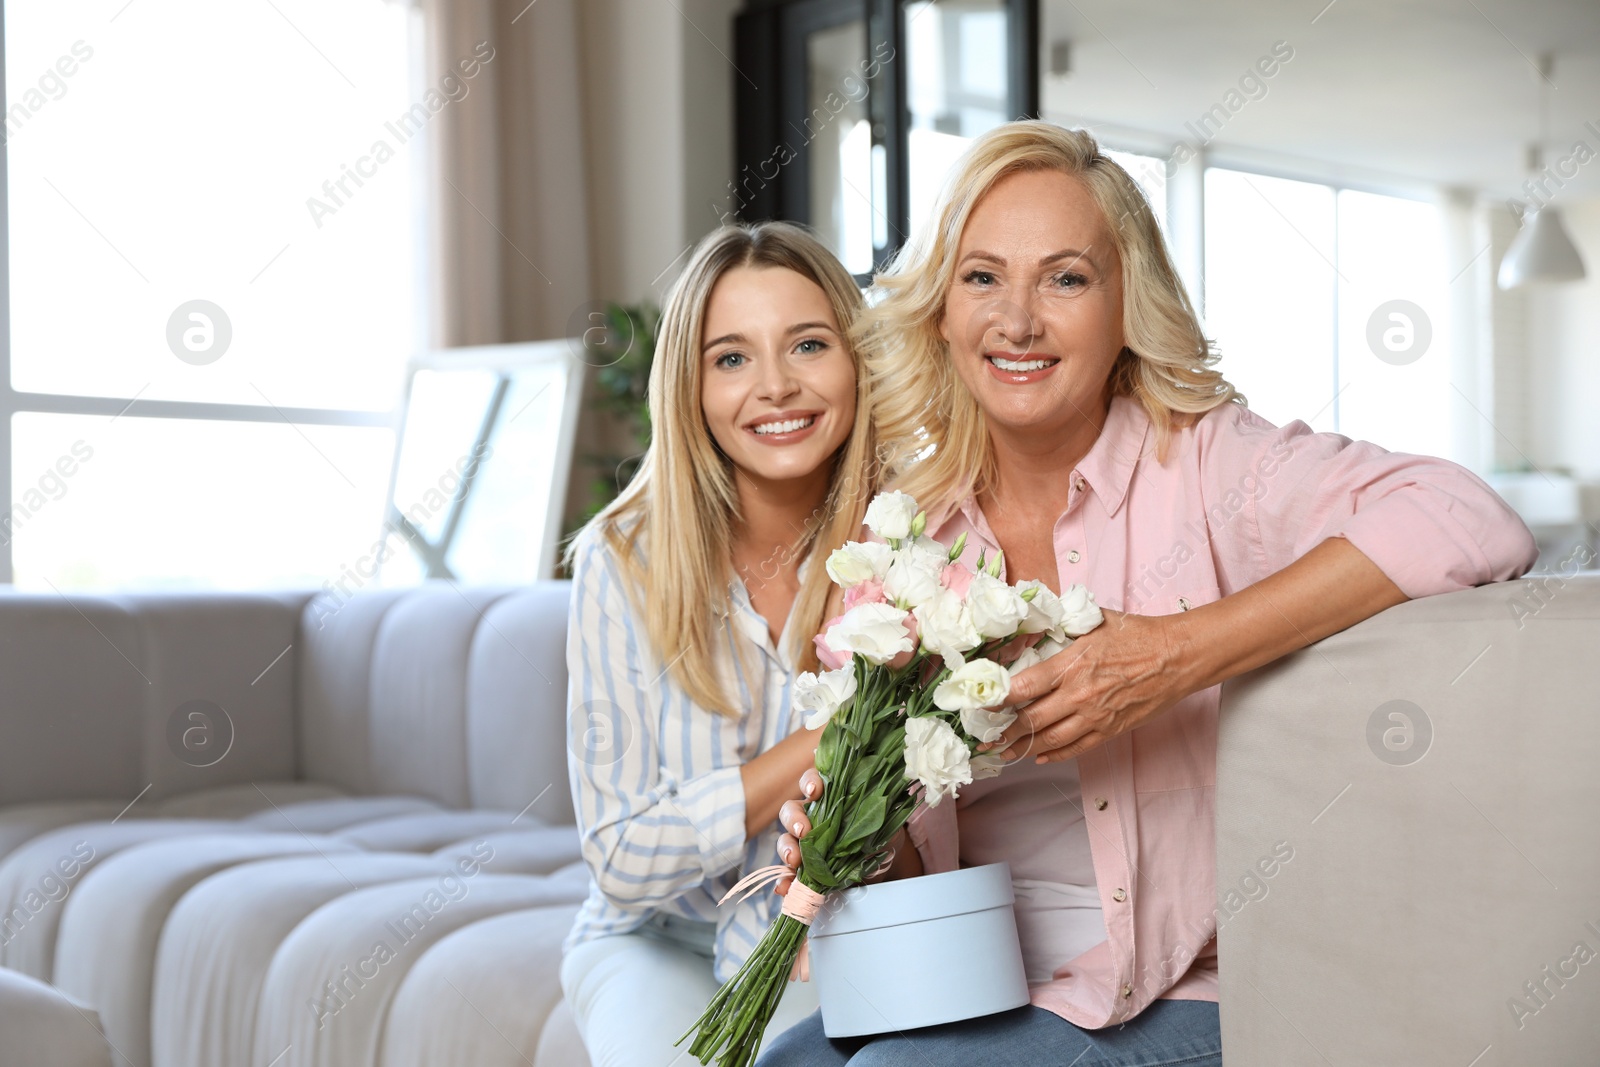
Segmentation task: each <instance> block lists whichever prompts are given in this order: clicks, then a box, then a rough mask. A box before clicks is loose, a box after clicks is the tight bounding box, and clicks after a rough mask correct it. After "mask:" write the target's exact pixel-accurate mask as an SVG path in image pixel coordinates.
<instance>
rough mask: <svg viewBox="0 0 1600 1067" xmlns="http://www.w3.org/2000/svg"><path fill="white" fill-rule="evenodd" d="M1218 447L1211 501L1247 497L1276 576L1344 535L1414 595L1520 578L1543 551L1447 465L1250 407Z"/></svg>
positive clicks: (1262, 550) (1465, 474) (1261, 560)
mask: <svg viewBox="0 0 1600 1067" xmlns="http://www.w3.org/2000/svg"><path fill="white" fill-rule="evenodd" d="M1230 406H1232V405H1230ZM1219 430H1221V428H1220V427H1219ZM1211 446H1212V447H1211V449H1210V450H1209V451H1210V456H1211V458H1212V460H1213V462H1212V463H1208V464H1206V466H1207V467H1208V469H1209V470H1210V472H1211V474H1212V477H1211V478H1208V479H1207V480H1208V481H1209V482H1210V483H1211V484H1210V485H1209V486H1208V487H1207V489H1208V496H1212V497H1214V498H1217V499H1222V498H1224V497H1225V496H1226V494H1227V493H1229V492H1234V493H1241V494H1242V495H1243V497H1244V501H1245V511H1246V514H1247V516H1248V519H1249V523H1250V530H1249V533H1250V535H1251V540H1252V541H1254V546H1253V549H1254V551H1255V552H1256V553H1258V557H1257V559H1256V560H1255V561H1254V562H1256V563H1258V564H1261V565H1264V567H1265V571H1264V573H1265V574H1271V573H1275V572H1276V571H1279V570H1282V569H1283V568H1284V567H1286V566H1288V565H1289V564H1291V563H1293V562H1294V561H1295V560H1297V559H1299V558H1300V557H1301V556H1303V555H1305V554H1306V553H1307V552H1309V551H1310V550H1311V549H1313V548H1315V547H1316V546H1317V545H1318V544H1320V543H1321V542H1322V541H1324V540H1326V539H1327V538H1329V537H1343V538H1345V539H1346V540H1348V541H1349V542H1350V543H1351V544H1353V545H1355V546H1356V548H1358V549H1360V550H1361V552H1362V554H1363V555H1365V556H1366V557H1367V558H1368V559H1370V560H1372V562H1373V563H1375V564H1377V566H1378V568H1379V569H1380V570H1382V571H1383V573H1384V574H1385V575H1387V576H1388V577H1389V580H1390V581H1392V582H1394V584H1395V585H1397V586H1399V587H1400V590H1401V591H1402V592H1403V593H1405V594H1406V596H1408V597H1411V598H1413V599H1414V598H1417V597H1424V596H1433V595H1435V594H1438V593H1450V592H1454V591H1456V590H1458V589H1468V588H1471V587H1472V586H1477V585H1484V584H1486V583H1488V582H1497V581H1504V580H1506V579H1508V578H1515V577H1518V576H1520V575H1522V574H1524V573H1526V572H1527V571H1528V570H1529V568H1531V567H1532V566H1533V564H1534V561H1535V560H1536V559H1537V558H1538V554H1539V552H1538V545H1537V544H1536V543H1535V541H1534V539H1533V535H1532V534H1531V533H1529V531H1528V528H1527V526H1526V525H1525V524H1524V523H1523V522H1522V520H1521V519H1520V518H1519V517H1518V516H1517V514H1516V512H1514V511H1512V510H1511V508H1510V507H1509V506H1508V505H1507V504H1506V502H1505V501H1504V500H1502V499H1500V497H1499V495H1498V494H1496V493H1495V491H1494V490H1493V489H1491V488H1489V486H1488V485H1486V484H1485V483H1484V482H1483V480H1482V479H1481V478H1479V477H1478V476H1477V475H1475V474H1473V473H1472V472H1471V471H1469V470H1467V469H1466V468H1464V467H1462V466H1460V465H1458V464H1455V463H1451V462H1450V461H1448V460H1444V459H1438V458H1435V457H1432V456H1414V455H1408V454H1405V453H1400V452H1388V451H1386V450H1384V449H1382V448H1380V447H1378V446H1377V445H1375V444H1372V443H1371V442H1368V441H1353V440H1351V439H1350V438H1348V437H1344V436H1342V435H1340V434H1336V433H1313V432H1312V431H1311V428H1310V427H1309V426H1307V425H1306V424H1305V423H1304V422H1301V421H1299V420H1296V421H1294V422H1291V423H1288V424H1287V425H1284V426H1282V427H1278V426H1274V425H1272V424H1271V423H1270V422H1268V421H1266V420H1265V419H1263V418H1261V417H1260V416H1258V415H1256V414H1254V413H1253V412H1250V411H1248V410H1246V409H1243V408H1238V409H1236V414H1235V415H1234V432H1233V433H1231V434H1230V433H1227V432H1226V431H1225V430H1222V432H1219V434H1218V436H1217V438H1216V439H1215V440H1214V441H1213V442H1211Z"/></svg>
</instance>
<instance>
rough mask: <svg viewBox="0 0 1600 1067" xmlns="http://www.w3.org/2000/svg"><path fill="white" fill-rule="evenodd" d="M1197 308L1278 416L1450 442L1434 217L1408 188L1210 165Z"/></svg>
mask: <svg viewBox="0 0 1600 1067" xmlns="http://www.w3.org/2000/svg"><path fill="white" fill-rule="evenodd" d="M1205 249H1206V255H1205V262H1206V277H1205V294H1206V295H1205V317H1206V326H1207V330H1208V332H1209V333H1210V334H1211V335H1212V336H1213V337H1214V338H1215V340H1216V341H1217V342H1218V345H1219V347H1220V348H1221V350H1222V356H1223V358H1222V363H1221V368H1222V370H1223V372H1224V373H1225V374H1226V375H1227V376H1228V378H1229V380H1230V381H1232V382H1233V383H1234V384H1235V385H1236V386H1238V387H1239V388H1240V389H1241V390H1242V391H1243V392H1244V393H1245V395H1246V396H1247V397H1248V398H1249V400H1250V407H1251V408H1252V410H1254V411H1256V412H1258V413H1259V414H1260V415H1262V416H1263V417H1264V418H1267V419H1269V420H1271V421H1272V422H1275V423H1278V424H1279V425H1282V424H1283V423H1286V422H1290V421H1293V420H1295V419H1301V420H1304V421H1305V422H1307V423H1309V424H1310V425H1311V427H1312V429H1315V430H1333V431H1337V432H1339V433H1342V434H1345V435H1346V436H1348V437H1354V438H1366V439H1369V440H1375V441H1377V442H1378V443H1380V444H1382V445H1383V446H1384V447H1386V448H1389V449H1391V450H1394V451H1403V452H1418V453H1426V454H1430V455H1438V456H1446V457H1450V458H1457V459H1469V458H1470V457H1455V456H1452V452H1453V450H1454V444H1453V441H1452V436H1451V426H1450V419H1451V411H1452V407H1453V405H1452V404H1451V396H1452V393H1451V388H1450V376H1449V366H1448V360H1447V353H1448V352H1449V350H1450V346H1449V338H1448V336H1446V331H1447V330H1448V327H1449V320H1450V316H1449V314H1448V306H1447V303H1446V301H1447V297H1448V293H1447V289H1448V281H1449V279H1448V278H1447V276H1446V273H1445V269H1444V232H1443V219H1442V216H1441V214H1440V212H1439V209H1438V208H1437V207H1436V206H1435V205H1432V204H1428V203H1424V202H1422V201H1417V200H1409V199H1402V198H1399V197H1393V196H1382V195H1378V194H1374V193H1368V192H1359V191H1355V190H1350V189H1335V188H1333V187H1331V186H1328V185H1322V184H1318V183H1314V182H1303V181H1291V180H1288V179H1284V178H1275V177H1267V176H1264V175H1260V174H1250V173H1246V172H1243V171H1236V170H1225V169H1221V168H1215V167H1213V168H1211V169H1209V170H1207V171H1206V178H1205Z"/></svg>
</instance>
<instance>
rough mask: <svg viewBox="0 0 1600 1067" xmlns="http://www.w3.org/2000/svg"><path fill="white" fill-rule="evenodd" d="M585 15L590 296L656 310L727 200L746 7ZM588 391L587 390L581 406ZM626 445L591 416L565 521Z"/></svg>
mask: <svg viewBox="0 0 1600 1067" xmlns="http://www.w3.org/2000/svg"><path fill="white" fill-rule="evenodd" d="M579 7H580V25H579V33H580V37H581V40H582V56H581V62H582V65H583V77H582V86H583V100H582V114H583V123H584V133H585V137H584V144H585V164H586V168H587V173H588V205H587V210H588V236H589V249H588V276H587V279H586V280H587V283H588V297H589V300H590V301H591V302H603V301H608V300H615V301H617V302H619V303H623V304H635V303H638V302H639V301H641V300H645V299H649V300H652V301H654V302H656V303H657V304H659V303H660V302H661V300H662V298H663V297H664V296H665V293H666V289H667V287H668V286H669V285H671V283H672V280H673V279H674V278H676V277H677V273H678V271H679V270H681V269H682V266H683V261H684V259H685V258H687V253H688V249H689V246H690V245H692V244H693V243H694V242H695V241H697V240H699V239H700V238H701V237H703V236H704V235H705V234H706V233H708V232H710V230H711V229H712V228H713V227H714V226H715V225H716V224H717V213H716V212H714V211H713V210H712V207H711V205H712V204H713V203H715V204H717V205H719V209H718V210H721V209H722V206H725V204H726V201H727V182H728V180H729V179H730V178H731V177H732V175H733V139H734V138H733V119H734V105H733V98H734V79H735V78H737V77H739V75H738V73H737V71H735V69H734V67H733V65H732V62H731V60H732V57H733V14H734V12H735V11H736V10H737V9H738V7H739V0H672V2H671V3H657V2H651V3H642V2H641V0H582V2H581V4H580V5H579ZM572 106H573V107H574V108H576V107H577V106H578V102H577V101H573V102H572ZM576 258H577V257H575V259H576ZM592 391H593V383H592V382H591V383H590V392H589V393H588V394H586V401H587V400H592V397H593V392H592ZM629 447H630V443H629V441H628V439H627V437H626V435H625V434H624V433H623V432H622V431H621V430H620V428H619V427H618V426H616V425H615V424H614V423H613V422H612V421H611V420H610V419H608V418H606V417H604V416H602V415H600V414H599V413H598V412H595V411H594V410H593V409H592V408H589V407H586V409H585V411H584V413H583V416H582V418H581V420H580V422H579V426H578V442H577V452H578V457H579V461H578V463H577V464H576V466H575V468H574V472H573V479H572V483H571V487H570V489H569V490H568V494H567V508H566V513H567V519H568V522H569V523H570V522H571V521H573V520H575V519H576V518H577V517H578V516H580V515H581V514H582V513H583V511H584V509H585V508H586V507H587V505H588V503H589V486H590V481H591V480H592V478H593V477H594V475H595V473H596V472H595V470H594V468H593V467H592V466H591V465H590V464H587V463H584V462H583V461H582V457H583V456H585V455H595V454H622V453H624V452H625V451H626V450H627V449H628V448H629Z"/></svg>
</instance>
